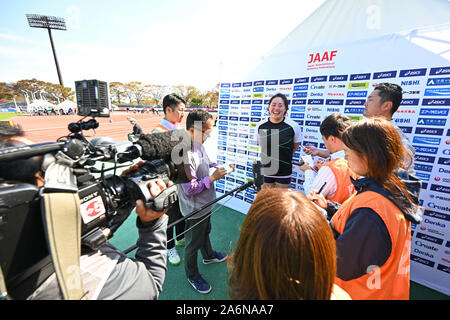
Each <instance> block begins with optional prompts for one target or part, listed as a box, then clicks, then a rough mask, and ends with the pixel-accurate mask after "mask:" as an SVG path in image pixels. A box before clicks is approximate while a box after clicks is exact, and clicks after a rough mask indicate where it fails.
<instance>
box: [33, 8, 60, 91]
mask: <svg viewBox="0 0 450 320" xmlns="http://www.w3.org/2000/svg"><path fill="white" fill-rule="evenodd" d="M26 16H27V19H28V24H29V25H30V27H32V28H43V29H47V30H48V36H49V37H50V44H51V45H52V50H53V57H54V58H55V64H56V71H57V72H58V78H59V84H60V85H62V86H64V84H63V80H62V77H61V71H60V70H59V64H58V58H57V57H56V51H55V45H54V43H53V37H52V29H55V30H67V29H66V22H65V21H64V19H63V18H57V17H52V16H43V15H39V14H27V15H26Z"/></svg>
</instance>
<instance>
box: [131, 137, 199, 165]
mask: <svg viewBox="0 0 450 320" xmlns="http://www.w3.org/2000/svg"><path fill="white" fill-rule="evenodd" d="M136 143H137V144H139V145H140V146H141V148H142V156H141V158H142V159H144V160H158V159H164V160H171V161H173V162H174V163H175V164H181V163H182V162H183V155H184V154H186V152H187V151H188V150H190V149H191V148H192V139H191V135H190V134H189V132H188V131H186V130H183V129H177V130H171V131H166V132H157V133H152V134H142V135H140V137H139V140H138V141H137V142H136Z"/></svg>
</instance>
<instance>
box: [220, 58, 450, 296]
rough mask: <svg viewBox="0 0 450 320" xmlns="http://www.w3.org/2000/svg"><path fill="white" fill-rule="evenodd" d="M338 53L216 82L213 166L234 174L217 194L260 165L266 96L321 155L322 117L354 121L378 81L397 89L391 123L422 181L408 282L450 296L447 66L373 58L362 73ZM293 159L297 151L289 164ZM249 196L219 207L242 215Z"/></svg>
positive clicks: (299, 178) (298, 185)
mask: <svg viewBox="0 0 450 320" xmlns="http://www.w3.org/2000/svg"><path fill="white" fill-rule="evenodd" d="M343 51H344V50H338V49H336V50H323V51H320V52H315V53H309V54H303V55H301V54H299V55H294V56H295V58H296V59H297V61H299V60H300V61H301V62H300V67H298V65H299V63H296V64H295V65H294V66H293V67H292V70H290V71H289V72H277V71H276V70H275V69H274V71H271V70H269V71H265V72H264V73H261V75H259V76H258V78H254V79H246V80H241V81H228V82H227V81H222V83H221V84H220V97H219V111H218V123H217V126H218V150H217V161H218V163H230V162H231V163H234V164H235V165H236V171H235V172H234V173H233V174H231V175H228V176H226V177H225V179H222V180H219V181H217V183H216V189H217V193H218V195H221V194H223V193H225V192H227V191H229V190H232V189H234V188H235V187H236V186H237V185H238V184H244V183H245V182H246V181H247V180H248V179H251V178H252V162H253V161H255V160H259V159H260V154H259V151H260V150H259V147H258V144H257V141H256V139H255V127H256V124H257V123H258V122H260V121H264V120H266V119H267V117H268V113H267V107H268V101H269V99H270V97H271V96H273V95H274V94H276V93H278V92H281V93H284V94H285V95H286V96H287V97H288V99H289V112H288V117H290V118H291V119H292V120H294V121H295V122H297V123H298V124H299V125H300V127H301V129H302V138H303V142H302V143H303V145H305V146H306V145H313V146H315V147H318V148H322V149H325V146H324V144H323V141H322V138H321V135H320V132H319V126H320V123H321V122H322V120H323V119H324V118H325V117H326V116H328V115H329V114H331V113H334V112H339V113H342V114H345V115H348V116H349V117H350V118H352V119H353V120H354V121H358V120H360V119H362V114H363V111H364V103H365V101H366V98H367V96H368V95H369V94H370V93H371V91H372V90H373V89H374V87H375V86H376V85H377V84H378V83H381V82H391V83H396V84H399V85H400V86H402V88H403V90H404V94H403V101H402V104H401V106H400V108H399V110H398V111H397V112H396V113H395V115H394V119H395V123H396V125H397V126H399V127H400V128H401V129H402V130H403V131H404V132H405V133H406V135H407V136H408V137H409V139H410V141H411V142H412V144H413V146H414V148H415V150H416V155H415V170H416V173H417V176H418V177H419V178H420V179H422V181H423V187H422V193H421V197H420V202H421V205H422V206H423V207H424V208H425V213H424V217H423V222H422V223H421V224H420V225H412V240H411V241H412V243H411V279H412V280H414V281H415V282H418V283H421V284H423V285H425V286H428V287H430V288H433V289H435V290H437V291H440V292H442V293H445V294H447V295H450V285H449V284H450V120H449V109H450V66H449V64H448V63H447V64H444V65H442V59H439V60H438V62H434V63H433V61H429V62H428V63H427V64H426V65H423V64H421V65H417V64H416V65H413V64H411V65H404V66H402V64H400V66H402V67H398V66H397V67H392V66H390V67H386V63H383V61H381V60H380V65H381V66H378V67H376V66H373V64H374V63H373V62H372V63H371V64H370V65H369V66H370V67H368V68H365V67H364V66H361V65H360V66H358V67H357V68H356V67H355V66H354V63H353V62H352V59H351V58H348V57H347V58H345V57H342V59H341V60H340V61H341V62H339V57H340V55H344V52H343ZM353 55H354V53H353ZM285 58H287V60H289V57H285ZM427 58H429V56H428V57H427ZM302 59H303V61H302ZM347 61H349V62H348V63H347ZM417 61H424V60H417ZM425 61H427V60H425ZM338 63H340V65H338ZM296 66H297V67H296ZM294 70H299V71H298V73H296V72H295V71H294ZM352 70H354V72H352ZM301 155H303V152H302V151H301V148H299V150H297V152H296V153H295V154H294V161H298V160H299V159H300V157H301ZM303 181H304V178H303V174H302V171H301V170H299V169H298V167H295V168H294V170H293V174H292V183H291V188H292V189H296V190H298V191H300V192H303V186H302V183H303ZM254 197H255V192H254V190H253V189H247V190H245V191H244V192H241V193H239V194H235V195H234V196H233V198H232V199H229V200H227V201H226V205H227V206H229V207H231V208H233V209H235V210H238V211H240V212H242V213H244V214H245V213H247V211H248V209H249V208H250V205H251V203H252V202H253V200H254Z"/></svg>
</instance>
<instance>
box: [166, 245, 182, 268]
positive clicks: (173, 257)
mask: <svg viewBox="0 0 450 320" xmlns="http://www.w3.org/2000/svg"><path fill="white" fill-rule="evenodd" d="M167 257H168V258H169V262H170V263H171V264H173V265H174V266H177V265H179V264H180V263H181V258H180V256H179V255H178V252H177V250H176V249H175V247H173V248H172V249H169V250H167Z"/></svg>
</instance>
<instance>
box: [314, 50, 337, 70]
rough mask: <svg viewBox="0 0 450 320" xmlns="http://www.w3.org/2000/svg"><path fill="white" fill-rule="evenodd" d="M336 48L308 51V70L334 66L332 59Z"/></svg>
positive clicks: (335, 54)
mask: <svg viewBox="0 0 450 320" xmlns="http://www.w3.org/2000/svg"><path fill="white" fill-rule="evenodd" d="M337 53H338V50H330V51H324V52H323V53H321V52H316V53H310V54H309V61H308V70H315V69H329V68H335V66H334V61H333V59H334V58H336V56H337Z"/></svg>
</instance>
